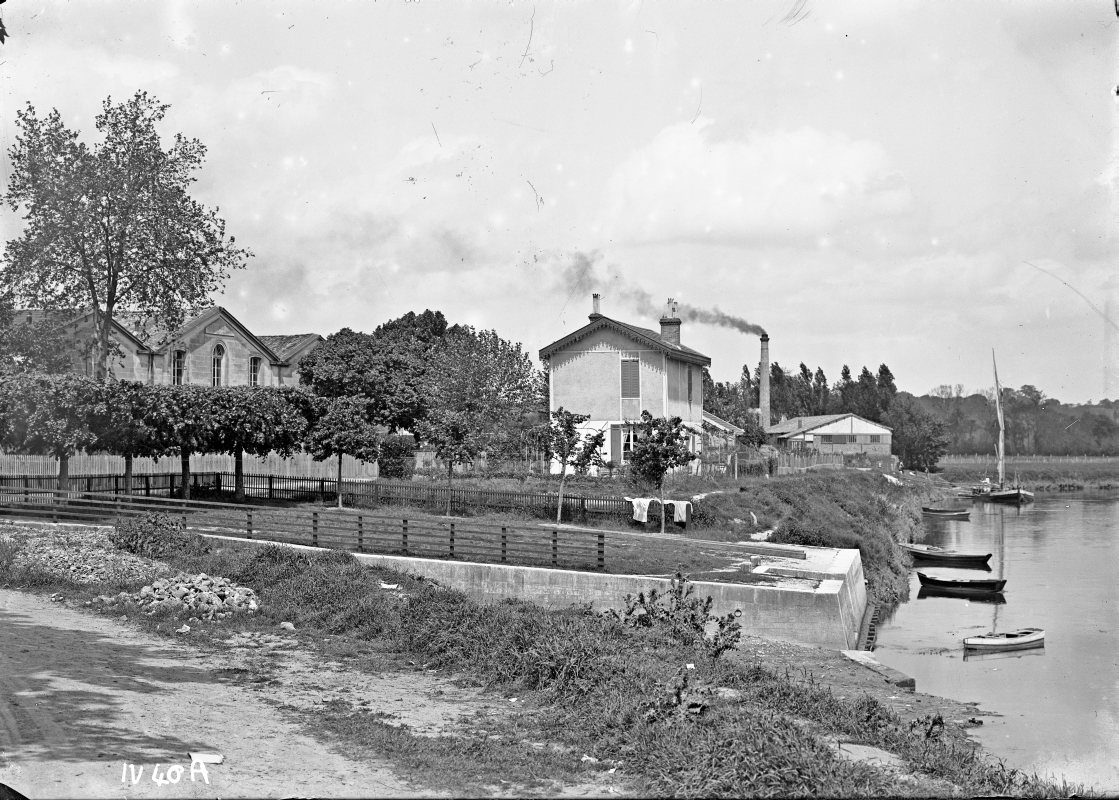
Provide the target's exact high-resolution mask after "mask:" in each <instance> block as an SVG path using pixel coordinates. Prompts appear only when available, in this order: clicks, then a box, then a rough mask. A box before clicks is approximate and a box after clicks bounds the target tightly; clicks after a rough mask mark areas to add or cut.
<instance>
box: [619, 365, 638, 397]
mask: <svg viewBox="0 0 1119 800" xmlns="http://www.w3.org/2000/svg"><path fill="white" fill-rule="evenodd" d="M640 365H641V362H640V361H636V360H634V359H628V358H626V359H622V397H624V398H639V397H641V378H640V375H641V371H640Z"/></svg>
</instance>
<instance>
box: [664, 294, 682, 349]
mask: <svg viewBox="0 0 1119 800" xmlns="http://www.w3.org/2000/svg"><path fill="white" fill-rule="evenodd" d="M661 338H662V339H665V340H667V341H669V342H672V343H673V344H680V318H679V317H678V316H676V301H675V300H673V299H672V298H671V297H670V298H668V304H667V305H666V306H665V309H664V316H663V317H661Z"/></svg>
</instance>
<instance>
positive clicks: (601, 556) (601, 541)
mask: <svg viewBox="0 0 1119 800" xmlns="http://www.w3.org/2000/svg"><path fill="white" fill-rule="evenodd" d="M598 568H599V569H600V570H603V571H604V572H605V571H606V534H605V533H603V532H602V531H599V532H598Z"/></svg>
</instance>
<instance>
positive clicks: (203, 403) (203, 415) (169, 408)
mask: <svg viewBox="0 0 1119 800" xmlns="http://www.w3.org/2000/svg"><path fill="white" fill-rule="evenodd" d="M148 391H149V395H148V396H149V400H150V402H149V404H148V408H147V413H146V415H145V416H144V420H143V424H144V425H145V426H147V427H148V428H150V429H151V431H152V432H153V436H154V437H155V438H156V439H157V440H159V441H161V442H167V443H168V444H169V445H170V447H171V448H172V449H174V450H178V451H179V464H180V467H181V475H182V495H181V496H182V499H183V500H189V499H190V457H191V455H193V454H194V453H206V452H209V451H210V449H211V447H212V446H213V445H214V443H215V442H216V441H218V437H217V435H216V430H217V425H218V423H217V415H216V414H215V409H216V401H215V397H214V395H215V393H216V392H219V391H221V390H220V389H214V388H211V387H209V386H193V385H183V386H149V387H148Z"/></svg>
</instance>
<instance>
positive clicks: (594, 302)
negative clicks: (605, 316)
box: [590, 292, 602, 322]
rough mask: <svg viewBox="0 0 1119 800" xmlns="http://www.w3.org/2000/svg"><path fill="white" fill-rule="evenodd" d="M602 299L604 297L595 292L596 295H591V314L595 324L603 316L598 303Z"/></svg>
mask: <svg viewBox="0 0 1119 800" xmlns="http://www.w3.org/2000/svg"><path fill="white" fill-rule="evenodd" d="M601 297H602V295H600V294H599V293H598V292H595V293H594V294H592V295H591V314H590V320H591V322H594V321H595V320H596V319H598V318H599V317H601V316H602V311H601V310H600V308H599V302H598V301H599V299H600V298H601Z"/></svg>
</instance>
